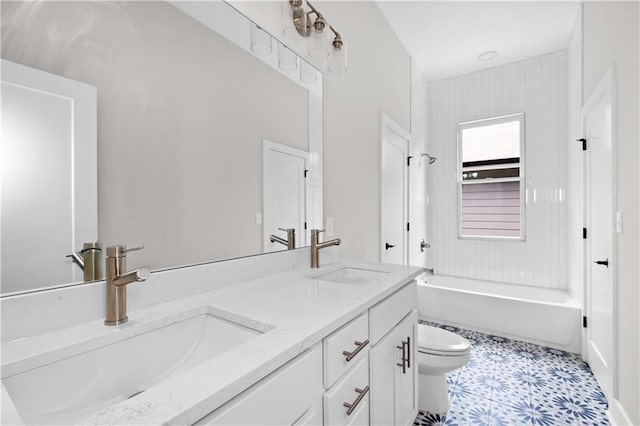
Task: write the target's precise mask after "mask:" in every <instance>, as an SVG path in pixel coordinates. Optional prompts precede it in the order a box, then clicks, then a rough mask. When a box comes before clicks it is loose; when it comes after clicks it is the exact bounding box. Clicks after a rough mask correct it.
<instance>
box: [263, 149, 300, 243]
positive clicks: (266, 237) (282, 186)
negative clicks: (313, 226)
mask: <svg viewBox="0 0 640 426" xmlns="http://www.w3.org/2000/svg"><path fill="white" fill-rule="evenodd" d="M308 157H309V153H308V152H305V151H302V150H299V149H296V148H291V147H288V146H286V145H282V144H279V143H275V142H271V141H267V140H265V141H264V142H263V157H262V161H263V203H264V206H263V215H264V217H263V248H264V252H265V253H268V252H272V251H279V250H286V247H285V246H283V245H282V244H280V243H277V242H274V243H272V242H271V240H270V237H271V235H276V236H278V237H280V238H283V239H285V240H286V239H287V233H286V232H285V231H282V230H281V229H288V228H293V229H295V231H296V247H303V246H305V245H306V241H307V238H306V232H305V221H306V209H305V201H306V200H305V196H306V195H305V194H306V183H305V181H306V179H305V171H306V170H307V161H308Z"/></svg>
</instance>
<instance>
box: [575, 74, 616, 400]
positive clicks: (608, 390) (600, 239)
mask: <svg viewBox="0 0 640 426" xmlns="http://www.w3.org/2000/svg"><path fill="white" fill-rule="evenodd" d="M612 78H613V72H612V70H609V71H608V72H607V74H606V75H605V77H604V78H603V80H602V81H601V82H600V84H599V85H598V87H597V88H596V89H595V90H594V92H593V94H592V95H591V96H590V97H589V99H588V101H587V103H586V104H585V106H584V109H583V116H584V127H585V137H586V139H587V159H586V162H587V167H586V170H587V179H586V192H587V194H586V200H587V228H588V237H587V251H586V253H587V289H586V292H585V294H586V315H587V330H586V334H587V353H586V358H587V362H588V363H589V365H590V366H591V369H592V370H593V372H594V374H595V376H596V378H597V379H598V382H599V383H600V385H601V386H602V388H603V390H604V392H605V394H606V395H607V396H608V397H612V396H613V377H614V362H615V361H614V360H615V354H614V337H613V336H614V327H613V322H614V317H613V303H614V294H615V292H614V283H615V280H614V266H615V259H614V235H615V234H614V232H615V223H614V219H613V218H614V213H613V211H614V198H613V128H612V123H613V110H612V89H613V84H612Z"/></svg>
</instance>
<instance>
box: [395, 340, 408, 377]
mask: <svg viewBox="0 0 640 426" xmlns="http://www.w3.org/2000/svg"><path fill="white" fill-rule="evenodd" d="M406 345H407V342H405V341H404V340H403V341H402V346H396V348H398V349H402V364H400V363H399V362H398V363H396V365H397V366H398V367H402V374H407V364H406V361H407V350H406Z"/></svg>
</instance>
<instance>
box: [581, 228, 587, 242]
mask: <svg viewBox="0 0 640 426" xmlns="http://www.w3.org/2000/svg"><path fill="white" fill-rule="evenodd" d="M582 239H583V240H586V239H587V228H582Z"/></svg>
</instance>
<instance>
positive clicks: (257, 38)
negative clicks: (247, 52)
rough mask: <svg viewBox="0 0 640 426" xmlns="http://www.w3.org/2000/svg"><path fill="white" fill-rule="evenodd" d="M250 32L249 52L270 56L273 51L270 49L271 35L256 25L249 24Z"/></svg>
mask: <svg viewBox="0 0 640 426" xmlns="http://www.w3.org/2000/svg"><path fill="white" fill-rule="evenodd" d="M250 31H251V32H250V34H249V35H250V37H251V51H252V52H253V53H257V54H258V55H268V54H270V53H271V52H272V51H273V48H272V47H271V44H272V43H273V39H272V38H271V35H270V34H269V33H267V32H266V31H265V30H263V29H262V28H260V27H259V26H257V25H256V24H251V30H250Z"/></svg>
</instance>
